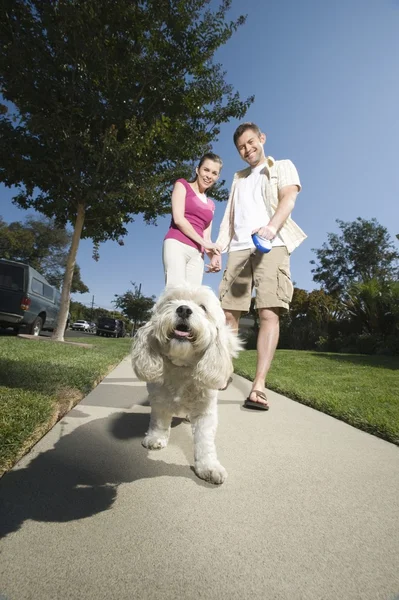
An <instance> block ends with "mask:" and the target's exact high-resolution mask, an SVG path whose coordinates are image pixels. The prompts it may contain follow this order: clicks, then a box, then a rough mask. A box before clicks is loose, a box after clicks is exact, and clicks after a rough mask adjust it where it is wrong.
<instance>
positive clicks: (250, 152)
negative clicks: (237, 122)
mask: <svg viewBox="0 0 399 600" xmlns="http://www.w3.org/2000/svg"><path fill="white" fill-rule="evenodd" d="M265 142H266V136H265V134H264V133H261V134H260V136H259V135H258V134H257V133H256V132H255V131H253V129H247V130H246V131H244V133H243V134H242V135H240V137H239V138H238V140H237V150H238V152H239V153H240V156H241V158H242V159H243V160H245V162H246V163H248V164H249V166H250V167H256V166H257V165H259V164H260V163H261V162H263V161H264V159H265V151H264V149H263V144H264V143H265Z"/></svg>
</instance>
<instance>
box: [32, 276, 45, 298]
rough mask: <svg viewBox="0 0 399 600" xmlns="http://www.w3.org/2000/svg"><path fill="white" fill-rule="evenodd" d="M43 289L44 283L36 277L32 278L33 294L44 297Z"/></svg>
mask: <svg viewBox="0 0 399 600" xmlns="http://www.w3.org/2000/svg"><path fill="white" fill-rule="evenodd" d="M43 288H44V285H43V282H42V281H39V280H38V279H36V278H35V277H32V292H35V294H40V295H41V296H44V289H43Z"/></svg>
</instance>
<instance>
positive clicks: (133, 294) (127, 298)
mask: <svg viewBox="0 0 399 600" xmlns="http://www.w3.org/2000/svg"><path fill="white" fill-rule="evenodd" d="M131 284H132V286H133V290H128V291H127V292H125V293H124V294H122V295H121V296H118V295H117V294H115V298H116V300H113V301H112V302H113V304H115V306H116V307H117V308H119V309H120V310H121V311H122V314H123V315H124V316H125V317H127V318H128V319H130V320H131V321H134V326H133V331H135V330H136V324H137V323H142V322H143V321H148V320H149V319H150V318H151V310H152V307H153V306H154V304H155V296H147V297H146V296H143V295H142V294H141V285H140V287H138V286H137V285H136V284H135V283H134V282H133V281H131Z"/></svg>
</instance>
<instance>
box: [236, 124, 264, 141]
mask: <svg viewBox="0 0 399 600" xmlns="http://www.w3.org/2000/svg"><path fill="white" fill-rule="evenodd" d="M248 129H252V131H254V132H255V133H256V135H257V136H258V137H260V135H261V133H262V132H261V130H260V129H259V127H258V126H257V125H256V124H255V123H250V122H249V121H247V122H246V123H241V125H239V126H238V127H237V129H236V130H235V132H234V135H233V140H234V145H235V147H237V140H238V138H239V137H241V136H242V134H243V133H245V132H246V131H248Z"/></svg>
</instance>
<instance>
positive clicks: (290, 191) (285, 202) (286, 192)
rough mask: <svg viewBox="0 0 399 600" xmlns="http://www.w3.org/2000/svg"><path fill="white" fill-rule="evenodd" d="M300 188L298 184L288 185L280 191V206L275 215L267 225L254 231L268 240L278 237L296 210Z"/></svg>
mask: <svg viewBox="0 0 399 600" xmlns="http://www.w3.org/2000/svg"><path fill="white" fill-rule="evenodd" d="M298 192H299V188H298V186H297V185H286V186H284V187H283V188H281V189H280V190H279V192H278V206H277V209H276V212H275V213H274V215H273V217H272V218H271V219H270V221H269V223H268V224H267V225H264V226H263V227H259V229H254V231H253V232H252V233H258V234H259V235H260V236H261V237H263V238H266V239H267V240H272V239H273V238H275V237H276V235H277V234H278V232H279V231H280V229H281V228H282V226H283V225H284V223H285V222H286V220H287V219H288V217H289V216H290V214H291V213H292V211H293V210H294V206H295V200H296V197H297V196H298Z"/></svg>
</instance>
